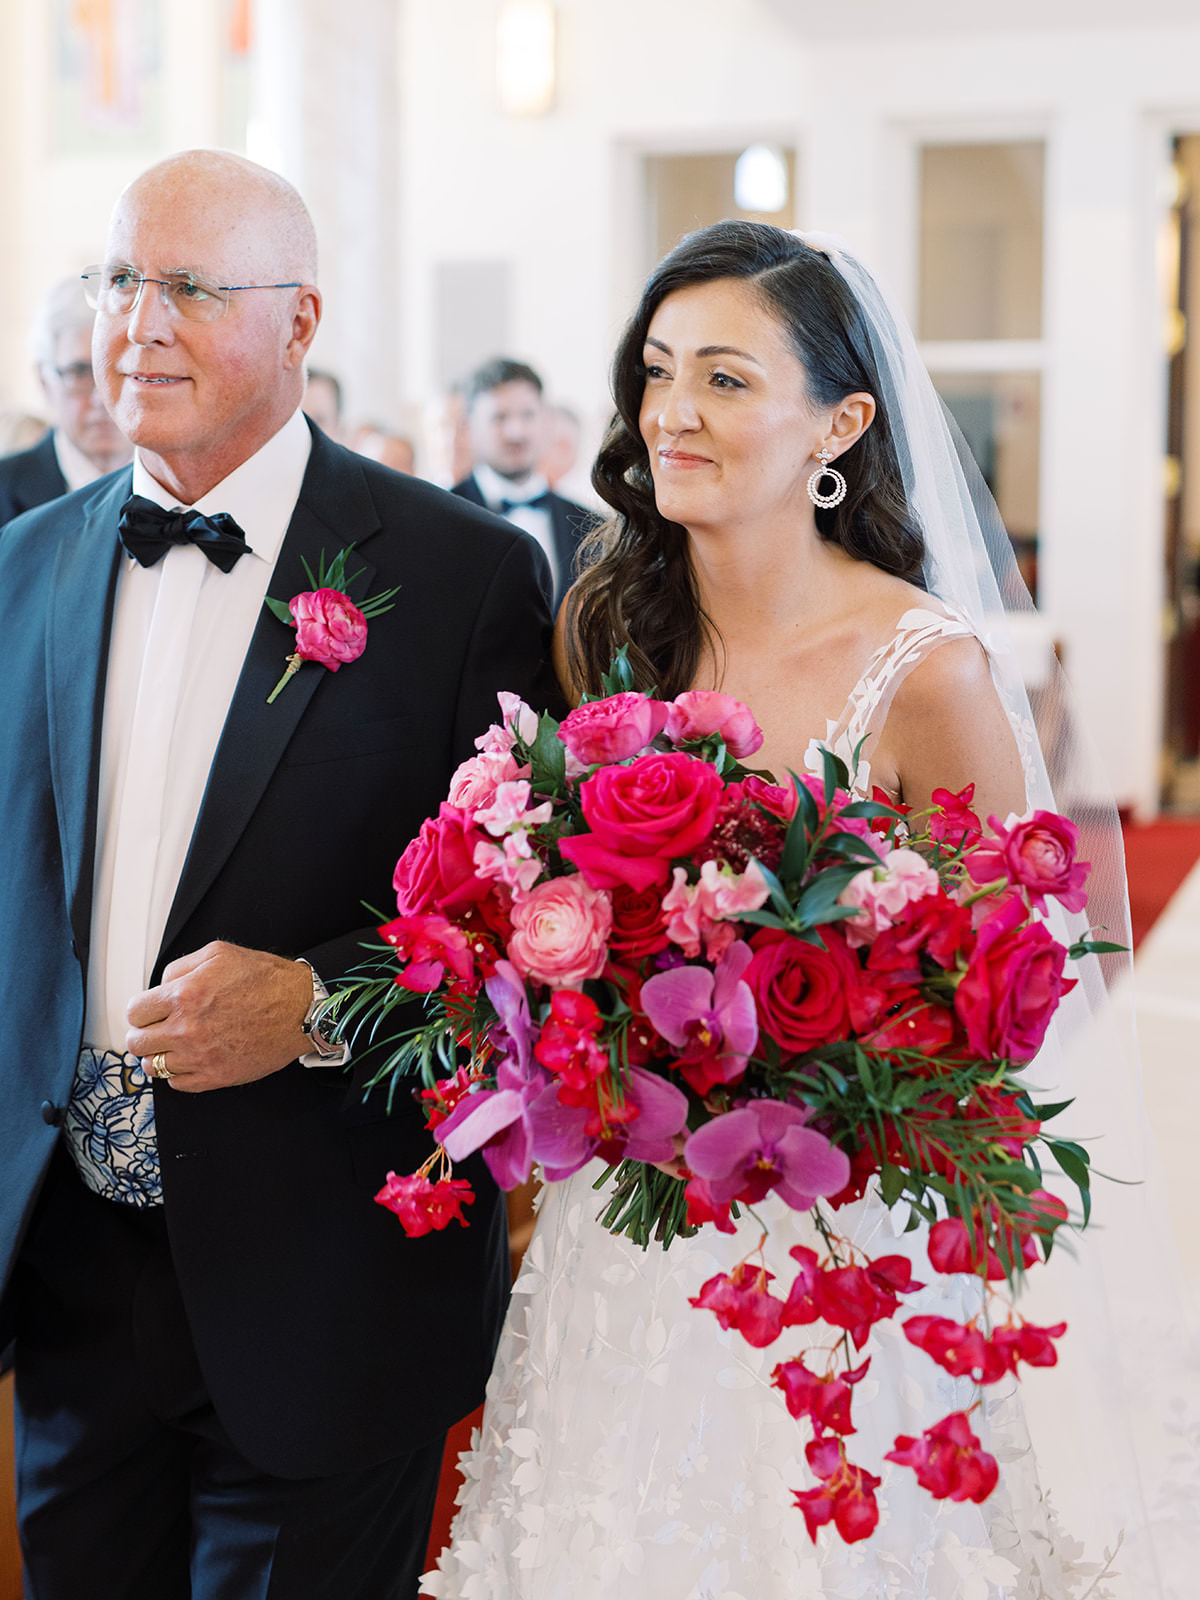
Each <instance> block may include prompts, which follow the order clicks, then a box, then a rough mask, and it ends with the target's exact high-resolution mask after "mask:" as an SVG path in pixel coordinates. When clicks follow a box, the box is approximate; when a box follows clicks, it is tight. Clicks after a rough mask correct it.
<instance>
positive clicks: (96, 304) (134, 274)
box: [80, 265, 303, 322]
mask: <svg viewBox="0 0 1200 1600" xmlns="http://www.w3.org/2000/svg"><path fill="white" fill-rule="evenodd" d="M80 277H81V278H82V279H83V295H84V299H85V300H86V301H87V303H88V305H89V306H91V308H92V310H93V311H103V312H105V313H106V314H107V315H108V316H110V317H123V316H127V315H128V314H129V312H131V311H133V310H134V308H135V307H136V306H137V303H138V301H139V300H140V299H141V297H142V290H143V289H144V288H145V286H146V285H147V284H148V283H156V284H158V286H159V292H160V294H161V295H162V303H163V305H164V306H166V307H167V309H168V311H172V312H174V313H175V314H176V315H177V316H180V317H186V318H187V319H188V320H189V321H190V322H216V321H217V319H218V318H220V317H223V316H224V315H225V313H226V312H227V311H228V310H229V297H230V295H231V294H243V293H245V291H246V290H247V289H300V288H302V287H303V285H302V284H300V283H211V282H210V281H209V280H208V279H207V278H202V277H200V276H199V275H198V274H197V273H194V272H172V273H168V274H167V276H166V277H165V278H150V277H147V275H146V274H145V273H144V272H139V271H138V270H137V268H136V267H130V266H125V265H120V266H111V267H89V268H88V269H87V271H86V272H81V273H80Z"/></svg>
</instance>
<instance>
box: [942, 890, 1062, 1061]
mask: <svg viewBox="0 0 1200 1600" xmlns="http://www.w3.org/2000/svg"><path fill="white" fill-rule="evenodd" d="M1023 919H1024V911H1023V908H1022V906H1021V904H1020V902H1019V901H1017V900H1010V901H1008V902H1007V903H1006V904H1004V905H1002V906H1000V907H999V908H998V909H997V910H996V911H995V912H993V914H992V915H991V916H990V917H988V918H986V920H985V921H984V922H983V923H981V924H980V927H979V932H978V935H977V938H976V943H975V951H974V954H973V955H972V957H971V961H970V965H969V966H968V967H967V970H966V972H965V973H964V974H963V976H962V979H961V981H960V983H959V985H958V989H957V990H956V992H955V995H954V1009H955V1012H956V1013H957V1015H958V1019H959V1021H960V1022H961V1023H962V1025H963V1027H964V1028H965V1029H966V1033H967V1043H968V1045H969V1046H970V1048H971V1049H972V1050H973V1051H974V1052H975V1053H976V1054H977V1055H980V1056H985V1057H991V1056H1004V1057H1007V1059H1008V1060H1010V1061H1029V1060H1031V1059H1032V1057H1033V1056H1035V1055H1036V1054H1037V1052H1038V1050H1039V1049H1040V1047H1041V1043H1042V1040H1043V1039H1044V1038H1045V1035H1046V1029H1047V1027H1048V1026H1049V1024H1050V1018H1051V1017H1052V1016H1053V1015H1054V1012H1055V1010H1056V1009H1057V1007H1058V1002H1059V1000H1060V999H1061V998H1062V996H1063V995H1064V994H1066V993H1067V991H1068V990H1070V989H1073V988H1074V987H1075V983H1074V980H1072V979H1067V978H1064V977H1063V967H1064V965H1065V964H1066V959H1067V953H1066V951H1065V950H1064V949H1063V947H1062V945H1060V944H1059V943H1058V942H1057V940H1055V939H1053V938H1051V936H1050V934H1049V933H1047V931H1046V929H1045V928H1044V927H1043V926H1042V924H1041V923H1040V922H1032V923H1029V924H1028V925H1027V926H1025V927H1022V926H1021V923H1022V921H1023Z"/></svg>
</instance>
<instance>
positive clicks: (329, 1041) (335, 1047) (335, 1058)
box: [296, 956, 350, 1067]
mask: <svg viewBox="0 0 1200 1600" xmlns="http://www.w3.org/2000/svg"><path fill="white" fill-rule="evenodd" d="M296 960H297V961H299V962H302V963H303V965H304V966H306V967H307V968H308V970H309V972H310V973H311V974H312V989H313V992H312V1004H311V1005H310V1006H309V1008H308V1010H307V1011H306V1012H305V1013H304V1021H303V1022H302V1023H301V1024H300V1031H301V1033H303V1034H304V1035H305V1037H306V1038H307V1040H308V1042H309V1044H310V1045H311V1046H312V1048H311V1049H310V1050H308V1051H306V1052H305V1054H304V1055H302V1056H301V1057H300V1065H301V1066H302V1067H342V1066H345V1064H346V1062H347V1061H349V1059H350V1046H349V1045H348V1044H346V1043H344V1042H343V1041H342V1040H340V1039H336V1038H334V1036H333V1030H332V1028H329V1027H328V1026H327V1025H326V1024H325V1022H324V1017H325V1013H326V1011H327V1010H328V1008H329V990H328V989H327V988H326V987H325V985H324V984H323V983H322V982H321V978H320V975H319V973H318V972H317V969H316V968H315V967H314V966H313V964H312V962H311V961H307V960H305V958H304V957H303V956H297V957H296Z"/></svg>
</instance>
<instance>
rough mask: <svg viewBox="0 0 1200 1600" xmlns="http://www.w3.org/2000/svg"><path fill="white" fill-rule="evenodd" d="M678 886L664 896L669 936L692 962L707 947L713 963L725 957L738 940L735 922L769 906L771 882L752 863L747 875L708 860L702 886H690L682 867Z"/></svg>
mask: <svg viewBox="0 0 1200 1600" xmlns="http://www.w3.org/2000/svg"><path fill="white" fill-rule="evenodd" d="M674 879H675V881H674V883H673V884H672V886H671V887H670V889H668V890H667V892H666V894H665V895H664V896H663V903H662V905H663V910H664V911H665V912H667V913H668V915H669V918H670V920H669V921H668V923H667V937H668V939H670V940H671V941H672V942H673V943H674V944H677V945H679V946H680V948H681V949H682V950H683V953H684V955H685V956H687V958H688V959H689V961H692V960H695V958H696V957H697V956H698V955H699V954H700V951H701V947H702V946H703V949H704V953H705V954H706V955H707V956H708V957H709V959H710V960H714V961H715V960H716V959H717V958H718V957H720V956H721V955H723V954H724V952H725V951H726V950H727V949H728V948H729V946H730V945H731V944H732V943H733V942H734V940H735V939H736V938H737V929H736V928H735V927H734V925H733V924H734V922H736V921H737V919H738V918H739V917H741V916H743V915H744V914H745V913H746V912H747V911H757V910H758V908H759V907H760V906H764V905H766V903H767V899H768V895H769V891H768V889H767V880H766V879H765V878H764V877H763V875H762V873H761V872H760V871H759V869H758V865H757V863H755V862H753V861H751V862H750V863H749V865H748V866H747V868H746V870H745V872H734V871H733V869H732V868H731V867H728V866H725V865H724V864H721V865H718V863H717V862H715V861H706V862H705V863H704V865H703V866H702V867H701V868H700V880H699V882H698V883H689V882H688V881H687V873H686V872H685V871H684V869H683V868H682V867H676V868H675V869H674Z"/></svg>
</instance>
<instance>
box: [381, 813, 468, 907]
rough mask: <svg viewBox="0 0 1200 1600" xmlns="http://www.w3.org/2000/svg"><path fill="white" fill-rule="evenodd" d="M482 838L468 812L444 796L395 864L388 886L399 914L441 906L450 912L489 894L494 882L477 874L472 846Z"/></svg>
mask: <svg viewBox="0 0 1200 1600" xmlns="http://www.w3.org/2000/svg"><path fill="white" fill-rule="evenodd" d="M486 837H487V836H486V834H483V833H481V832H480V831H479V829H478V828H476V827H474V826H473V825H472V823H471V816H470V813H469V812H467V811H461V810H459V808H458V807H457V806H452V805H450V804H449V803H448V802H447V801H445V800H443V801H442V804H441V806H440V807H439V808H438V814H437V816H436V817H430V818H428V819H427V820H426V821H425V822H423V823H422V824H421V831H420V833H419V834H418V835H417V837H416V838H415V839H414V840H413V841H412V843H411V844H410V845H409V847H408V849H407V850H406V851H405V852H404V854H403V855H402V856H401V857H400V859H399V861H397V863H396V871H395V874H394V876H393V878H392V887H393V889H395V891H396V907H397V910H398V911H399V912H400V915H401V916H402V917H408V916H411V915H413V913H414V912H421V911H440V912H441V913H442V915H443V916H447V917H453V916H454V915H455V914H456V913H458V912H461V911H465V910H466V909H467V907H468V906H471V905H476V904H479V903H480V902H481V901H484V900H486V899H488V897H489V896H490V895H491V894H492V890H493V885H492V884H490V883H488V882H487V881H486V880H485V879H483V878H480V877H477V876H476V874H475V846H476V844H478V843H479V842H480V841H481V840H483V839H485V838H486Z"/></svg>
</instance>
